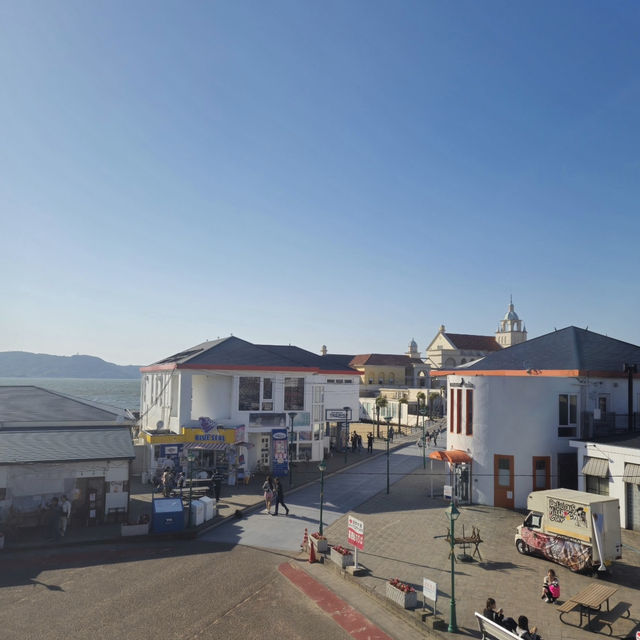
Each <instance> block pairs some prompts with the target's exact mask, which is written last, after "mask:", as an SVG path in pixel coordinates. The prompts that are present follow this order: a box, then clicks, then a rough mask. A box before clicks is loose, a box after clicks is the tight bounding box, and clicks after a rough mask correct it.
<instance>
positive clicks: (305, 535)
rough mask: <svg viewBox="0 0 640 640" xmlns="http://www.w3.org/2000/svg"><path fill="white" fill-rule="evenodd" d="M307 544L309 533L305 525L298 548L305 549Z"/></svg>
mask: <svg viewBox="0 0 640 640" xmlns="http://www.w3.org/2000/svg"><path fill="white" fill-rule="evenodd" d="M307 544H309V533H308V531H307V528H306V527H305V529H304V538H303V539H302V544H301V545H300V548H301V549H302V550H306V548H307Z"/></svg>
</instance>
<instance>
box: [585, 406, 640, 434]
mask: <svg viewBox="0 0 640 640" xmlns="http://www.w3.org/2000/svg"><path fill="white" fill-rule="evenodd" d="M631 418H632V424H631V428H632V430H633V431H634V432H640V414H638V413H634V414H633V415H632V416H631ZM582 419H583V422H582V427H583V428H582V431H583V433H582V437H583V439H586V438H594V439H595V438H606V437H609V436H615V435H621V434H623V433H627V432H628V430H629V414H628V413H615V412H613V411H611V412H607V413H606V414H604V415H601V416H600V418H598V419H596V418H594V417H593V413H589V412H586V411H585V412H583V413H582Z"/></svg>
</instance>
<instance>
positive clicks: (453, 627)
mask: <svg viewBox="0 0 640 640" xmlns="http://www.w3.org/2000/svg"><path fill="white" fill-rule="evenodd" d="M451 499H452V500H453V496H452V497H451ZM450 523H451V540H450V543H451V602H450V603H449V605H450V606H449V628H448V631H450V632H451V633H458V624H457V621H456V591H455V575H456V571H455V561H456V556H455V553H454V551H455V535H454V532H453V529H454V524H453V523H454V519H453V509H452V510H451V512H450Z"/></svg>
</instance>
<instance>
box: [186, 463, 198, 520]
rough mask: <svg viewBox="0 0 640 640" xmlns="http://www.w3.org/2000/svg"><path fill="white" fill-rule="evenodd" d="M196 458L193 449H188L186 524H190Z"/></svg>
mask: <svg viewBox="0 0 640 640" xmlns="http://www.w3.org/2000/svg"><path fill="white" fill-rule="evenodd" d="M195 459H196V454H195V453H194V452H193V451H189V453H188V454H187V460H189V522H188V526H189V527H190V526H191V499H192V498H193V461H194V460H195Z"/></svg>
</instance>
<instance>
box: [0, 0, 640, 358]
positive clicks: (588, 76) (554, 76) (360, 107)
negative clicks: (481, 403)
mask: <svg viewBox="0 0 640 640" xmlns="http://www.w3.org/2000/svg"><path fill="white" fill-rule="evenodd" d="M639 33H640V3H638V2H635V1H624V0H620V1H617V2H611V1H610V0H603V1H602V2H590V1H587V0H580V1H579V2H570V1H564V2H557V1H556V0H553V1H550V2H544V1H540V0H536V1H535V2H533V1H531V2H512V1H510V0H509V1H504V2H492V1H489V0H484V1H483V2H478V1H477V0H468V1H452V2H441V1H437V2H436V1H433V2H430V1H426V0H420V1H419V2H408V1H400V2H392V1H384V2H383V1H381V0H365V1H355V0H338V1H331V0H323V2H311V1H304V0H290V1H281V0H272V1H270V2H264V1H263V0H259V1H255V2H250V1H244V0H240V1H235V0H234V1H226V2H222V1H220V2H213V1H210V2H197V1H194V2H177V1H176V2H165V1H157V0H154V1H153V2H143V1H142V0H136V1H135V2H130V1H129V0H126V1H120V2H119V1H116V0H109V1H108V2H98V1H92V2H86V1H85V0H81V1H78V2H72V1H67V0H65V1H64V2H54V1H42V2H30V1H27V0H13V1H11V0H10V1H5V2H3V3H1V4H0V92H1V96H2V97H1V99H0V127H1V129H0V131H1V135H0V208H1V218H0V220H1V223H2V224H1V229H2V233H1V234H0V269H1V270H2V277H1V278H0V300H1V301H2V306H1V307H0V351H9V350H25V351H35V352H41V353H52V354H58V355H71V354H74V353H83V354H90V355H96V356H99V357H102V358H104V359H106V360H109V361H111V362H116V363H118V364H146V363H149V362H152V361H155V360H158V359H160V358H162V357H164V356H167V355H169V354H171V353H174V352H176V351H179V350H182V349H184V348H187V347H189V346H192V345H194V344H197V343H199V342H201V341H203V340H206V339H215V338H217V337H222V336H226V335H229V334H231V333H233V334H234V335H236V336H239V337H241V338H245V339H247V340H249V341H251V342H256V343H272V344H288V343H291V344H296V345H298V346H300V347H303V348H306V349H310V350H312V351H316V352H319V350H320V347H321V345H323V344H326V345H327V347H328V349H329V351H330V352H333V353H369V352H381V353H403V352H404V351H406V349H407V344H408V342H409V340H410V339H411V338H415V339H416V341H417V342H418V346H419V348H420V349H421V350H424V348H425V347H426V345H427V344H428V343H429V342H430V341H431V340H432V339H433V337H434V336H435V334H436V333H437V330H438V327H439V325H440V324H443V323H444V324H445V325H446V327H447V330H448V331H451V332H453V333H478V334H484V335H490V334H492V333H493V332H494V331H495V330H496V328H497V324H498V321H499V320H500V319H501V318H502V316H503V315H504V314H505V312H506V311H507V306H508V303H509V296H510V294H513V300H514V304H515V306H516V311H517V312H518V313H519V314H520V317H521V318H522V319H524V321H525V323H526V326H527V329H528V331H529V336H530V337H534V336H538V335H542V334H544V333H547V332H549V331H552V330H553V329H554V327H556V328H558V329H560V328H562V327H565V326H568V325H572V324H573V325H576V326H579V327H586V326H588V327H589V329H591V330H593V331H597V332H599V333H605V334H607V335H610V336H612V337H615V338H619V339H622V340H627V341H629V342H633V343H635V344H640V322H638V317H639V316H640V296H639V295H638V284H637V282H638V265H639V256H640V242H639V236H640V234H639V232H640V216H639V215H638V203H639V202H640V176H639V173H640V155H639V154H640V135H639V118H640V73H639V69H640V37H639V35H638V34H639Z"/></svg>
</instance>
